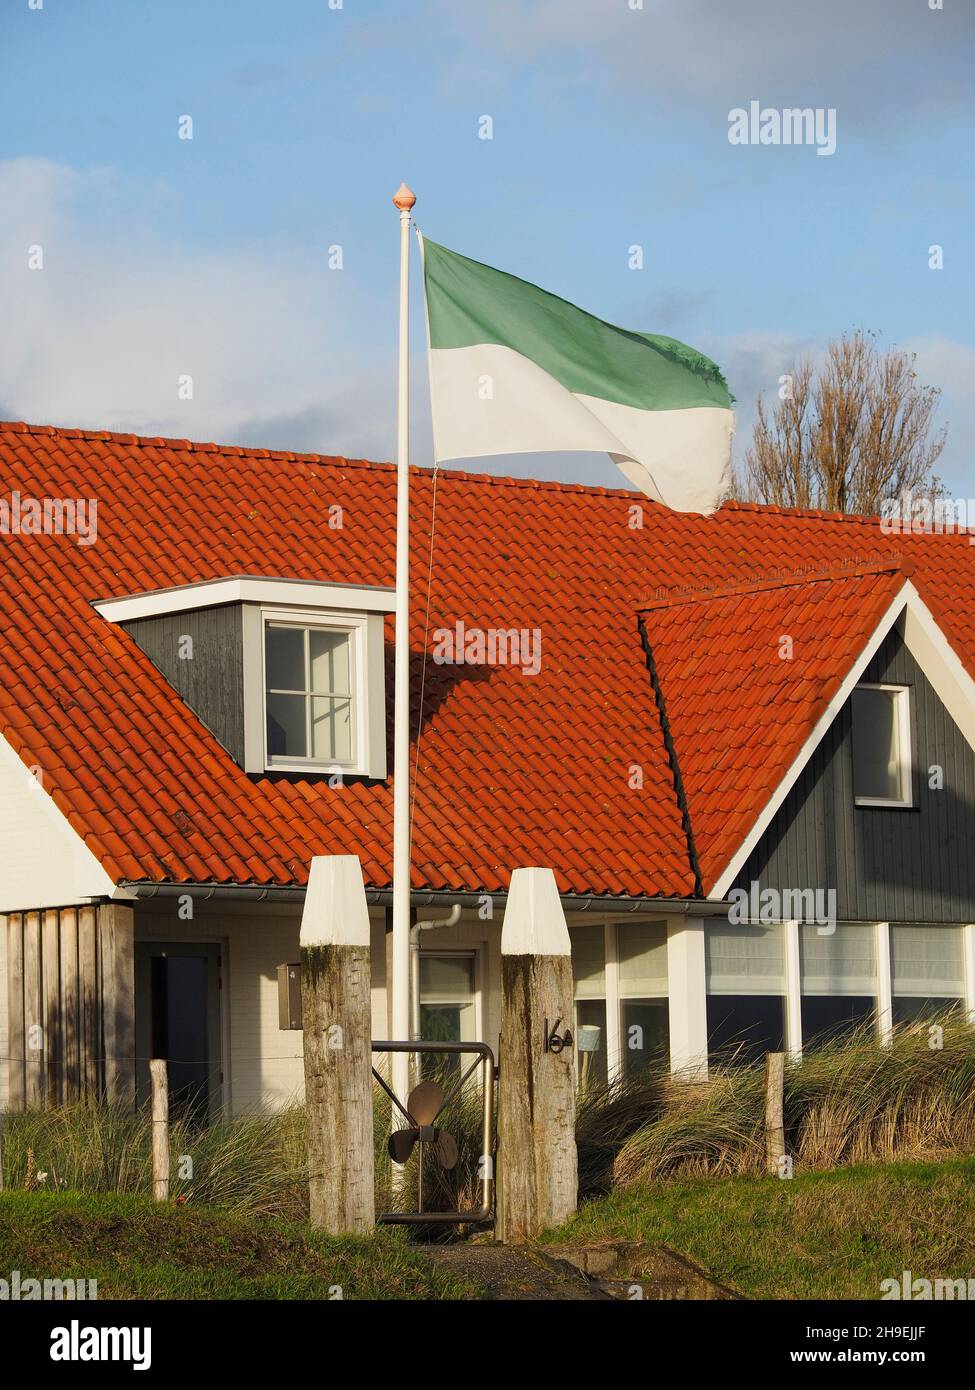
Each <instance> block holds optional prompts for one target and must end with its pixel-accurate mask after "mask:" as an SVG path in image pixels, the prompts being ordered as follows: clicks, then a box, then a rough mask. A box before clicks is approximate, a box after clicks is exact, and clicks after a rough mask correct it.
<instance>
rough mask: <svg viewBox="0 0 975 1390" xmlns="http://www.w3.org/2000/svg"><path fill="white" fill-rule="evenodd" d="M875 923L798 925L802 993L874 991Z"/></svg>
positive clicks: (874, 992)
mask: <svg viewBox="0 0 975 1390" xmlns="http://www.w3.org/2000/svg"><path fill="white" fill-rule="evenodd" d="M876 930H877V929H876V927H874V926H872V925H870V924H868V923H867V924H865V923H861V922H838V923H837V925H836V928H835V930H834V931H832V932H831V933H829V934H828V935H820V931H819V928H818V927H816V926H814V925H813V924H811V923H803V925H802V926H801V927H800V929H799V968H800V973H801V980H802V992H803V994H838V995H870V996H874V995H876V993H877V942H876Z"/></svg>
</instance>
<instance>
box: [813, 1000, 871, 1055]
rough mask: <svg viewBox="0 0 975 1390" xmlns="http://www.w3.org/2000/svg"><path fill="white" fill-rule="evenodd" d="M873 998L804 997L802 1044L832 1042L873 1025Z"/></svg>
mask: <svg viewBox="0 0 975 1390" xmlns="http://www.w3.org/2000/svg"><path fill="white" fill-rule="evenodd" d="M874 1013H875V1008H874V999H873V996H872V995H855V994H851V995H843V996H840V995H833V996H827V995H824V994H804V995H803V996H802V1045H803V1047H809V1046H815V1044H816V1043H824V1042H831V1041H832V1040H833V1039H834V1038H840V1037H842V1036H843V1035H844V1034H846V1033H852V1032H853V1031H854V1030H855V1029H858V1028H862V1027H863V1026H864V1025H865V1024H867V1023H870V1022H872V1020H873V1018H874Z"/></svg>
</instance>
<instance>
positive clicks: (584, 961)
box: [569, 926, 606, 999]
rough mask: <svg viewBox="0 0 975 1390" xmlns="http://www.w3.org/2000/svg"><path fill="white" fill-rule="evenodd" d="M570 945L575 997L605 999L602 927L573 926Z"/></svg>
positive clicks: (604, 952) (604, 956) (604, 958)
mask: <svg viewBox="0 0 975 1390" xmlns="http://www.w3.org/2000/svg"><path fill="white" fill-rule="evenodd" d="M569 939H570V942H571V945H572V978H573V980H574V981H575V997H576V998H577V999H605V997H606V949H605V946H604V940H603V928H602V927H601V926H599V927H573V928H572V931H571V932H570V933H569Z"/></svg>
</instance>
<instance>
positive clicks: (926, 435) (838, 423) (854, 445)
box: [734, 329, 946, 516]
mask: <svg viewBox="0 0 975 1390" xmlns="http://www.w3.org/2000/svg"><path fill="white" fill-rule="evenodd" d="M914 363H915V357H914V354H913V353H907V352H898V351H897V350H892V351H889V352H882V351H881V350H880V349H879V348H878V346H877V343H876V341H875V339H874V338H873V336H872V335H869V334H864V333H862V332H860V330H859V329H858V330H857V331H856V332H854V333H851V334H844V336H843V337H842V338H840V339H839V340H838V341H836V342H832V343H830V344H829V346H828V348H827V349H826V358H825V361H824V362H823V364H822V365H821V366H820V367H819V368H818V369H814V367H813V365H812V363H811V362H809V361H808V360H803V361H801V362H798V363H797V364H796V366H795V367H794V368H793V370H792V372H791V373H790V375H789V376H788V377H787V378H786V379H785V381H784V382H783V385H782V389H781V391H780V393H779V400H778V401H777V403H776V404H775V406H774V408H773V410H772V413H771V416H770V415H769V412H768V410H767V408H766V405H765V401H764V400H763V398H762V397H761V396H759V398H758V418H757V420H756V421H755V430H754V434H753V437H752V443H751V446H750V448H749V449H748V452H747V453H746V454H745V459H744V466H743V469H742V472H741V474H740V475H739V476H738V477H737V478H736V481H735V489H734V495H735V496H736V497H738V498H740V499H742V500H747V501H754V502H770V503H773V504H774V505H776V506H780V507H822V508H824V509H825V510H827V511H835V512H857V513H860V514H861V515H867V516H871V515H874V514H876V513H877V512H879V511H880V504H881V501H882V499H883V498H885V497H900V496H902V495H903V494H904V493H906V492H911V493H913V494H915V495H924V496H928V497H935V496H938V495H940V494H941V492H942V491H943V489H942V486H941V483H940V481H939V480H938V478H937V477H936V476H935V474H934V465H935V464H936V463H937V461H938V458H939V456H940V454H941V451H942V450H943V448H944V446H945V436H946V431H945V430H944V429H942V430H940V431H939V432H937V433H935V432H934V430H933V416H934V412H935V410H936V409H937V405H938V401H939V399H940V396H941V392H940V390H938V389H937V388H936V387H934V386H923V385H922V384H921V383H920V382H919V380H918V377H917V372H916V370H915V366H914Z"/></svg>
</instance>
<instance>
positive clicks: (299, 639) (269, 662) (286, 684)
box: [264, 623, 305, 690]
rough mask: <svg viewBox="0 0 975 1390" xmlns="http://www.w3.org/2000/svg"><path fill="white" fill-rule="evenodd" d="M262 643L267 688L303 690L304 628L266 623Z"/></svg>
mask: <svg viewBox="0 0 975 1390" xmlns="http://www.w3.org/2000/svg"><path fill="white" fill-rule="evenodd" d="M264 643H265V652H266V656H265V664H266V666H267V688H268V690H304V689H305V633H304V629H303V628H300V627H277V626H275V625H274V624H273V623H268V624H267V627H266V628H265V630H264Z"/></svg>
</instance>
